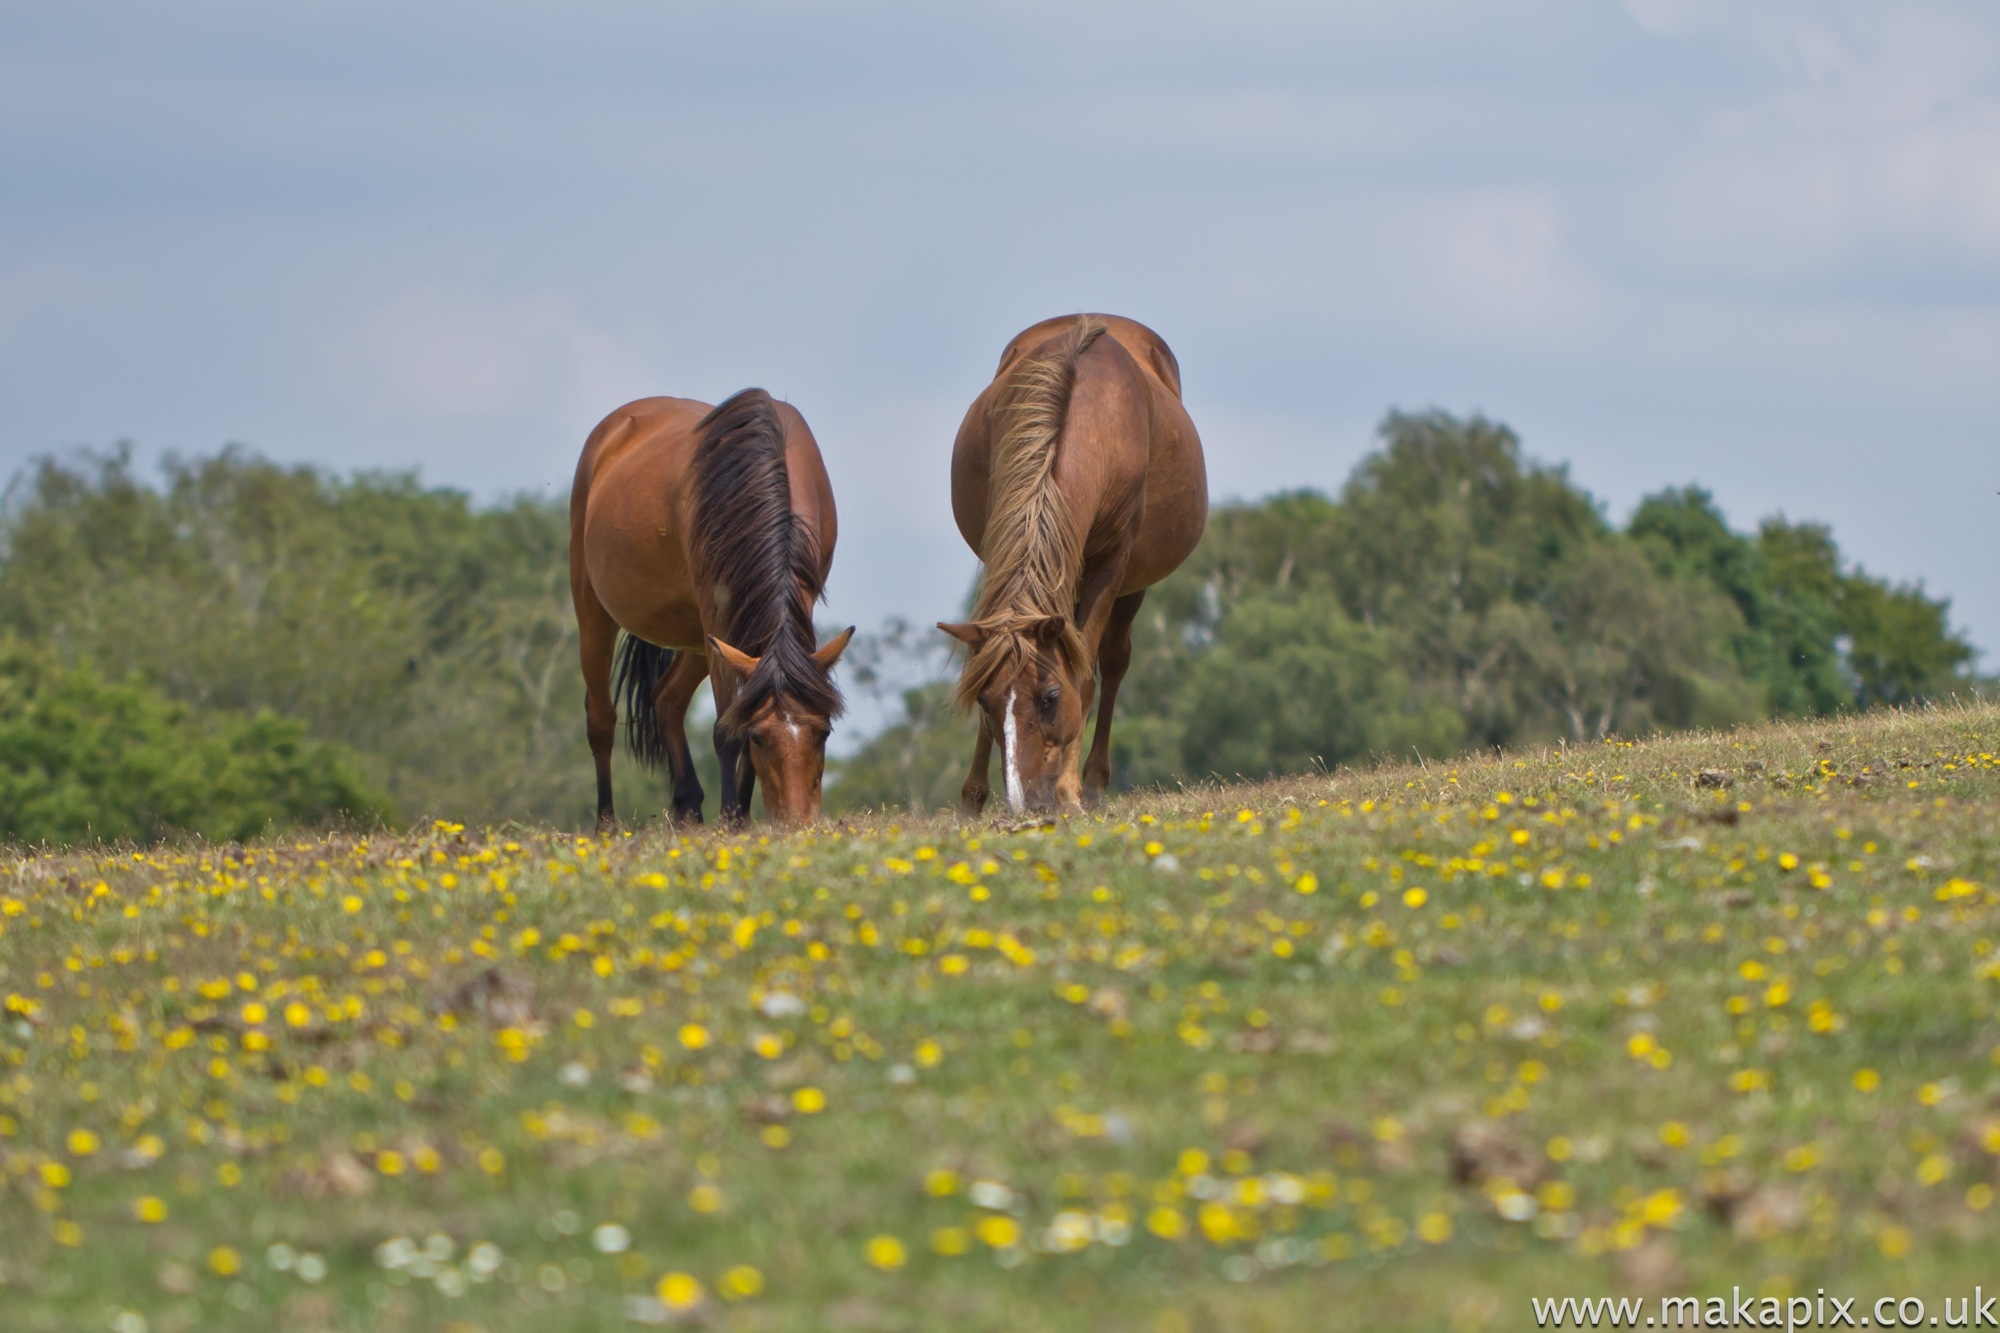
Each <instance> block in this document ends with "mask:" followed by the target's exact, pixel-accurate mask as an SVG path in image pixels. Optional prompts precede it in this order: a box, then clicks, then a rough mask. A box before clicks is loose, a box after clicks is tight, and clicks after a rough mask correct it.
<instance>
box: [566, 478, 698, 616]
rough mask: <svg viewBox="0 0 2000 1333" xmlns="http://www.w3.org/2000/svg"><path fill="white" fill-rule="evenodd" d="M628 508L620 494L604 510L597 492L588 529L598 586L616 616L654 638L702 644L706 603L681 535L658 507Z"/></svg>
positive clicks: (587, 554)
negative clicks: (685, 555) (690, 569)
mask: <svg viewBox="0 0 2000 1333" xmlns="http://www.w3.org/2000/svg"><path fill="white" fill-rule="evenodd" d="M607 498H609V497H607ZM625 510H626V506H624V505H622V504H620V503H619V502H618V501H617V500H616V499H613V500H611V502H610V503H608V504H605V505H604V506H603V507H602V508H601V509H600V508H599V507H598V497H596V496H593V497H592V513H591V515H590V517H589V519H588V520H587V526H586V527H585V530H584V560H585V564H586V566H587V568H588V570H589V573H590V586H591V589H592V591H594V592H595V593H596V594H597V600H598V601H599V602H600V603H602V604H603V606H604V609H605V610H606V611H609V612H610V613H611V618H612V619H613V620H615V621H617V622H618V623H619V625H620V626H622V627H623V628H625V629H626V630H629V631H630V632H632V633H633V634H636V635H638V636H639V637H640V638H642V639H644V640H646V641H647V642H648V643H654V644H658V645H659V646H660V647H662V648H700V647H701V646H702V644H703V638H702V626H701V604H700V602H699V601H698V600H697V599H696V597H695V590H694V581H693V580H692V579H691V578H690V577H689V574H688V568H687V562H686V560H685V559H684V558H682V557H681V555H680V552H679V549H678V547H679V542H678V540H677V539H675V537H674V536H673V534H671V533H670V532H667V531H665V530H664V528H663V526H662V521H661V520H662V518H663V515H662V514H661V513H660V512H659V510H658V508H657V507H648V510H647V512H645V513H628V512H625Z"/></svg>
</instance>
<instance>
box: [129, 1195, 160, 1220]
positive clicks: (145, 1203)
mask: <svg viewBox="0 0 2000 1333" xmlns="http://www.w3.org/2000/svg"><path fill="white" fill-rule="evenodd" d="M132 1216H134V1217H136V1218H138V1219H139V1220H140V1221H141V1222H148V1223H158V1222H164V1221H166V1220H167V1204H166V1200H164V1199H161V1198H159V1197H158V1196H156V1195H152V1194H142V1195H140V1196H139V1197H138V1198H136V1199H134V1200H133V1201H132Z"/></svg>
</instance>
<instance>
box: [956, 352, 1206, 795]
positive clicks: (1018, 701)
mask: <svg viewBox="0 0 2000 1333" xmlns="http://www.w3.org/2000/svg"><path fill="white" fill-rule="evenodd" d="M951 511H952V517H953V518H954V519H955V520H956V521H957V523H958V530H959V532H960V534H961V535H963V536H964V538H965V542H966V545H968V546H970V547H971V548H972V550H973V554H975V555H977V556H978V557H979V558H980V561H981V562H982V564H983V566H984V570H983V575H982V578H981V581H980V584H979V592H978V596H977V598H976V599H975V601H974V604H973V610H972V619H971V620H970V621H969V622H967V623H964V624H955V625H948V624H940V625H939V626H938V628H939V629H941V630H943V631H944V632H945V633H947V634H949V635H951V636H952V637H953V638H955V639H957V640H959V641H960V642H961V643H963V644H964V645H965V646H966V648H967V649H968V650H969V651H968V653H967V655H966V661H965V668H964V671H963V673H962V674H961V676H960V678H959V682H958V689H957V696H956V697H957V699H958V702H959V704H960V706H962V707H965V708H977V709H978V711H979V739H978V741H977V742H976V743H975V745H974V747H973V751H972V772H971V773H970V774H969V775H968V776H967V777H966V780H965V786H964V788H963V789H962V791H961V793H960V795H961V800H962V808H963V809H964V811H965V813H967V814H973V815H976V814H978V813H979V812H980V810H982V809H983V808H984V807H985V805H986V800H987V797H988V795H989V788H988V786H987V770H988V767H989V765H990V762H991V758H992V751H993V744H994V742H995V740H998V741H999V742H1000V745H1001V766H1002V777H1003V780H1004V782H1005V790H1006V795H1007V804H1008V805H1009V806H1010V807H1011V808H1013V809H1014V810H1016V811H1020V810H1027V809H1034V810H1045V809H1048V808H1050V807H1052V806H1053V807H1060V808H1062V809H1064V810H1075V809H1078V808H1080V807H1081V805H1082V802H1083V798H1084V797H1085V796H1089V797H1090V798H1091V799H1092V800H1093V801H1095V800H1098V799H1101V798H1102V797H1103V794H1104V790H1105V788H1106V787H1107V786H1108V785H1109V784H1110V781H1111V715H1112V708H1113V706H1114V705H1115V704H1116V702H1117V699H1118V687H1119V685H1120V683H1122V682H1123V680H1124V678H1125V671H1126V668H1127V667H1129V666H1130V665H1131V662H1132V621H1133V619H1134V618H1135V617H1137V615H1138V614H1139V606H1140V604H1141V603H1142V602H1144V601H1145V598H1146V589H1148V588H1150V587H1151V586H1152V585H1153V584H1155V583H1158V582H1159V581H1160V580H1161V579H1164V578H1165V577H1166V576H1167V575H1169V574H1171V573H1173V571H1174V570H1175V569H1176V568H1178V567H1179V566H1180V563H1181V562H1182V561H1183V560H1185V559H1187V557H1188V555H1189V554H1190V553H1191V552H1192V551H1193V550H1194V548H1195V544H1196V543H1197V542H1199V541H1200V540H1201V534H1202V529H1203V527H1204V526H1206V524H1207V522H1208V473H1207V469H1206V466H1205V464H1204V462H1203V460H1202V453H1201V439H1200V437H1199V436H1197V435H1196V434H1195V429H1194V422H1193V421H1192V420H1190V419H1189V417H1188V414H1187V411H1186V409H1185V408H1183V407H1182V406H1181V374H1180V363H1179V362H1177V361H1176V360H1175V359H1174V354H1173V352H1172V351H1171V350H1169V349H1168V347H1167V344H1166V342H1165V341H1164V340H1163V339H1162V338H1161V337H1160V335H1158V334H1157V333H1154V332H1153V331H1152V330H1151V329H1149V328H1147V327H1146V326H1145V325H1143V324H1139V323H1136V322H1134V321H1132V320H1129V319H1121V318H1118V317H1116V316H1112V315H1077V316H1064V317H1061V318H1057V319H1046V320H1043V321H1042V322H1041V323H1039V324H1037V325H1035V326H1034V327H1033V328H1030V329H1028V330H1026V331H1025V332H1023V333H1021V334H1020V335H1019V336H1018V337H1016V338H1015V339H1014V340H1013V341H1012V342H1010V343H1009V344H1007V350H1006V351H1005V352H1004V353H1003V354H1002V355H1001V357H1000V367H999V369H998V370H997V371H996V372H995V373H994V376H993V382H992V383H991V384H989V385H987V386H986V388H985V390H984V391H983V392H981V393H980V395H979V397H978V398H976V399H975V400H974V401H973V404H972V406H971V408H970V409H969V410H968V411H967V412H966V414H965V421H964V423H963V424H962V425H960V426H959V429H958V439H957V442H956V443H955V444H954V446H953V448H952V454H951ZM1100 682H1101V684H1102V697H1101V698H1099V699H1097V729H1096V734H1095V735H1094V736H1093V737H1092V739H1091V744H1090V757H1089V758H1088V759H1087V760H1085V761H1084V762H1083V763H1082V765H1081V768H1080V769H1079V765H1078V758H1079V753H1080V750H1081V742H1082V735H1083V723H1084V717H1085V715H1086V714H1087V713H1088V712H1089V711H1090V706H1091V703H1092V699H1093V695H1094V694H1095V692H1096V690H1097V688H1098V686H1099V684H1100Z"/></svg>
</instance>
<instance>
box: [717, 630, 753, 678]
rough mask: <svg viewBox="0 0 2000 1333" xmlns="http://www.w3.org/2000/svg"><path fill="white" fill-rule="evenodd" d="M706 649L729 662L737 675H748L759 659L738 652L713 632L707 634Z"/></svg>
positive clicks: (730, 667)
mask: <svg viewBox="0 0 2000 1333" xmlns="http://www.w3.org/2000/svg"><path fill="white" fill-rule="evenodd" d="M708 651H710V652H711V653H714V654H715V655H716V656H717V657H719V658H721V659H722V660H723V661H725V662H727V663H729V669H730V670H731V671H734V672H735V673H736V674H737V675H739V676H748V675H749V674H750V673H751V672H753V671H755V670H756V669H757V663H758V662H759V661H760V660H761V659H759V658H755V657H752V656H750V654H748V653H745V652H739V651H738V650H737V649H734V648H731V647H730V646H729V645H728V644H726V643H724V642H723V641H722V640H720V639H718V638H716V637H715V636H714V635H713V634H711V635H709V636H708Z"/></svg>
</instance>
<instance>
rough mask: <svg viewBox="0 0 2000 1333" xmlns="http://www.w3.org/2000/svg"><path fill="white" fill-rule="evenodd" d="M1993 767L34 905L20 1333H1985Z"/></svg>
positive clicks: (25, 881) (1120, 818)
mask: <svg viewBox="0 0 2000 1333" xmlns="http://www.w3.org/2000/svg"><path fill="white" fill-rule="evenodd" d="M1996 751H2000V710H1996V709H1993V708H1990V707H1981V708H1968V709H1964V710H1959V711H1949V710H1947V711H1940V712H1930V713H1923V714H1918V715H1900V714H1892V715H1871V716H1868V717H1864V718H1860V719H1857V720H1851V721H1841V722H1835V723H1826V724H1823V725H1810V726H1804V725H1802V726H1790V727H1765V728H1760V729H1757V730H1750V731H1744V732H1741V733H1736V734H1728V735H1708V736H1694V737H1677V738H1670V739H1662V740H1655V741H1647V742H1641V743H1638V744H1626V743H1617V744H1606V745H1598V746H1592V747H1586V748H1578V749H1572V750H1567V751H1563V750H1556V751H1548V752H1542V753H1537V754H1533V755H1523V756H1511V755H1510V756H1504V757H1500V758H1496V759H1492V760H1480V761H1473V762H1465V763H1461V764H1458V765H1456V766H1439V765H1432V766H1430V767H1427V768H1412V767H1398V768H1384V769H1379V770H1372V771H1367V772H1359V773H1346V772H1343V773H1341V774H1338V775H1336V776H1333V777H1330V778H1328V777H1318V778H1301V779H1295V780H1290V781H1284V782H1276V783H1269V784H1264V785H1257V786H1244V787H1234V788H1219V789H1199V790H1191V791H1187V792H1183V793H1175V794H1169V795H1156V796H1137V797H1131V798H1127V799H1124V800H1120V801H1118V802H1116V803H1115V804H1114V805H1113V806H1112V808H1111V809H1109V810H1107V811H1106V812H1104V813H1103V814H1102V815H1101V816H1093V817H1091V818H1088V819H1079V820H1073V821H1066V822H1064V823H1062V824H1060V825H1058V826H1055V827H1049V828H1032V827H1023V828H1010V827H1007V826H1005V825H998V824H974V823H961V822H955V821H949V820H938V821H919V822H911V821H904V822H901V823H898V822H896V821H894V820H891V819H883V820H880V821H866V820H863V821H856V822H851V823H847V824H843V825H840V826H839V827H837V828H832V829H823V830H819V831H816V832H813V833H808V834H802V835H799V836H795V837H780V836H772V835H768V834H767V833H766V832H765V831H763V830H759V829H754V828H753V829H752V830H751V831H750V832H749V833H748V834H747V835H745V836H721V835H712V834H711V835H703V836H698V837H694V838H689V839H676V838H675V837H673V836H672V835H671V834H670V833H669V832H668V831H666V830H664V829H649V830H646V831H642V832H640V833H638V834H637V835H636V836H629V837H621V838H617V839H613V840H606V841H597V840H588V839H586V840H578V839H575V838H572V837H568V836H555V835H534V836H529V835H525V834H519V833H515V834H511V835H510V834H509V833H507V832H504V831H493V832H482V831H479V830H473V829H465V830H460V829H457V828H455V827H451V826H440V827H438V828H436V829H434V830H431V831H429V832H425V833H419V834H413V835H410V836H406V837H395V838H388V837H378V838H370V839H366V840H357V839H354V838H347V837H337V838H329V839H326V840H320V841H305V840H298V841H294V840H276V841H270V842H264V843H257V844H252V845H248V846H242V847H203V846H185V847H179V848H172V849H161V850H155V851H152V852H146V853H133V852H130V851H126V852H119V853H113V852H95V853H82V852H79V853H68V854H58V855H50V856H34V857H20V858H17V859H14V860H12V861H10V862H8V863H5V864H4V865H0V913H4V914H3V915H0V928H4V933H0V996H4V997H5V1004H6V1006H7V1012H6V1013H5V1014H4V1016H0V1309H4V1311H5V1312H6V1319H5V1324H6V1326H7V1327H8V1328H9V1329H14V1328H20V1329H30V1330H33V1329H51V1330H53V1329H62V1330H69V1329H124V1330H136V1329H138V1328H141V1327H142V1326H143V1327H144V1328H146V1329H148V1330H152V1331H153V1333H160V1331H167V1333H172V1331H174V1330H196V1329H199V1330H204V1331H207V1330H228V1329H259V1330H262V1329H269V1328H274V1327H282V1328H284V1329H286V1330H287V1331H288V1333H312V1331H313V1330H319V1329H354V1330H359V1329H370V1330H398V1329H409V1330H418V1329H422V1330H431V1329H451V1330H454V1331H455V1333H468V1331H469V1330H475V1329H476V1330H483V1331H484V1333H502V1331H503V1330H530V1329H532V1330H536V1333H544V1331H547V1330H570V1329H600V1328H602V1329H613V1328H627V1327H640V1326H643V1325H642V1324H637V1325H635V1324H632V1323H630V1322H628V1320H629V1318H630V1317H631V1316H638V1317H640V1318H641V1319H654V1320H660V1319H668V1320H671V1321H673V1322H674V1323H676V1324H679V1325H683V1326H691V1327H716V1328H730V1329H768V1330H779V1329H825V1328H852V1329H884V1330H893V1329H912V1330H915V1329H934V1328H942V1327H950V1328H953V1329H958V1330H965V1333H973V1331H974V1330H987V1329H996V1330H997V1329H1030V1328H1045V1329H1076V1330H1085V1329H1089V1330H1115V1329H1133V1330H1155V1331H1158V1333H1171V1331H1172V1330H1197V1329H1245V1330H1248V1329H1292V1328H1315V1329H1318V1328H1371V1329H1374V1328H1423V1329H1436V1328H1464V1329H1479V1328H1492V1329H1514V1328H1530V1327H1533V1326H1534V1320H1533V1317H1532V1315H1531V1312H1530V1309H1529V1299H1530V1297H1535V1296H1540V1297H1548V1296H1565V1295H1590V1294H1598V1293H1603V1292H1610V1291H1618V1290H1630V1291H1644V1292H1664V1293H1669V1294H1672V1293H1682V1292H1685V1293H1697V1292H1700V1293H1709V1292H1718V1291H1719V1292H1722V1293H1724V1294H1727V1293H1729V1292H1730V1290H1731V1289H1732V1288H1733V1287H1740V1288H1742V1289H1743V1290H1744V1291H1746V1292H1750V1291H1756V1292H1759V1293H1762V1294H1767V1295H1774V1296H1784V1295H1790V1294H1798V1293H1803V1294H1805V1295H1807V1296H1811V1295H1812V1294H1813V1293H1814V1292H1815V1290H1816V1289H1817V1288H1821V1287H1824V1288H1826V1289H1827V1290H1828V1291H1830V1292H1833V1293H1836V1294H1839V1295H1842V1296H1858V1297H1862V1298H1864V1304H1865V1303H1866V1302H1872V1301H1873V1300H1874V1299H1875V1298H1876V1297H1878V1296H1882V1295H1893V1296H1904V1295H1916V1296H1921V1297H1923V1298H1925V1299H1926V1300H1928V1301H1930V1302H1931V1307H1930V1308H1931V1310H1932V1311H1933V1312H1937V1311H1938V1309H1939V1306H1938V1301H1939V1300H1940V1299H1941V1298H1943V1297H1945V1296H1950V1297H1952V1298H1953V1299H1956V1298H1957V1297H1959V1296H1961V1295H1963V1294H1966V1293H1969V1292H1970V1290H1971V1288H1972V1286H1973V1284H1974V1283H1975V1282H1979V1283H1985V1284H1988V1285H1992V1284H1993V1283H1994V1282H1995V1279H1996V1277H2000V1274H1996V1273H1995V1271H1994V1270H1993V1268H1992V1265H1991V1259H1990V1256H1991V1255H1992V1254H1993V1253H1994V1252H1995V1250H1994V1242H1995V1239H1996V1232H2000V1226H1996V1222H1995V1219H1996V1217H2000V1208H1995V1207H1994V1206H1993V1198H1994V1194H1993V1183H1994V1181H1995V1179H1996V1166H2000V1109H1996V1107H2000V1103H1996V1096H2000V1069H1996V1066H1995V1063H1994V1061H1995V1057H1996V1050H2000V1024H1996V1021H1995V1012H1994V998H1995V989H1996V982H1995V977H1996V967H1995V963H1996V955H1995V954H1994V953H1993V952H1992V950H1993V942H1994V939H1995V938H1996V935H2000V912H1996V903H2000V895H1996V893H1995V892H1994V887H1995V885H1996V883H2000V881H1996V875H1995V843H1996V833H2000V771H1996V759H1995V757H1994V756H1995V752H1996ZM1705 770H1706V771H1707V773H1706V775H1705V776H1702V775H1703V774H1704V771H1705ZM1721 784H1726V785H1721ZM1308 888H1310V889H1312V891H1311V892H1307V891H1305V890H1307V889H1308ZM489 968H491V969H493V970H492V971H491V972H490V973H489V972H488V969H489ZM982 1205H985V1206H982ZM147 1218H155V1219H158V1220H151V1221H149V1220H146V1219H147ZM1160 1233H1166V1235H1164V1236H1163V1235H1162V1234H1160ZM399 1237H400V1238H403V1240H404V1242H405V1243H403V1244H398V1243H397V1238H399ZM621 1239H623V1240H624V1241H625V1242H626V1243H625V1245H624V1247H623V1248H622V1249H621V1248H620V1247H619V1243H618V1242H619V1241H620V1240H621ZM426 1246H430V1247H434V1248H433V1249H432V1250H431V1251H430V1253H431V1255H433V1256H435V1257H428V1258H418V1257H416V1256H417V1255H418V1254H419V1253H421V1252H423V1251H424V1250H425V1247H426ZM940 1248H942V1249H943V1250H944V1251H947V1252H946V1253H940V1252H939V1251H940ZM961 1249H962V1250H964V1251H965V1252H964V1253H949V1251H956V1250H961ZM308 1255H309V1256H311V1258H310V1259H306V1258H303V1257H302V1256H308ZM474 1256H477V1258H478V1260H479V1263H478V1264H477V1265H475V1264H474V1263H473V1262H472V1259H473V1258H474ZM871 1259H872V1260H873V1262H871ZM274 1260H275V1262H274ZM288 1260H289V1262H287V1261H288ZM496 1260H497V1265H496V1264H495V1263H493V1262H491V1261H496ZM478 1268H490V1269H491V1271H489V1272H480V1271H477V1269H478ZM676 1274H678V1275H681V1276H680V1277H673V1276H672V1275H676ZM309 1279H312V1280H309ZM695 1284H698V1288H697V1286H696V1285H695ZM697 1291H698V1293H699V1301H698V1303H692V1302H693V1301H694V1297H695V1296H696V1294H697ZM663 1294H664V1295H665V1296H668V1297H672V1298H674V1299H675V1301H676V1303H679V1302H680V1301H681V1300H682V1298H686V1300H687V1301H689V1302H690V1307H689V1308H688V1309H686V1310H673V1309H670V1308H669V1306H668V1304H665V1303H663V1302H662V1300H661V1297H662V1295H663ZM1858 1308H1859V1307H1858ZM142 1320H143V1324H142V1322H141V1321H142Z"/></svg>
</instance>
